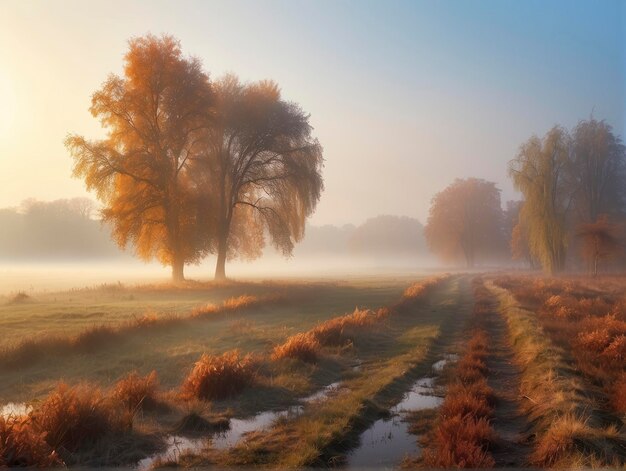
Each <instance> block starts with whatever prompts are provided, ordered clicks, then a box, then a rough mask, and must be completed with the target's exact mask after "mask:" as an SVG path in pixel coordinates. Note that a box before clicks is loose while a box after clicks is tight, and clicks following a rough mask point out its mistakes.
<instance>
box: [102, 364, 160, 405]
mask: <svg viewBox="0 0 626 471" xmlns="http://www.w3.org/2000/svg"><path fill="white" fill-rule="evenodd" d="M158 388H159V380H158V378H157V373H156V371H152V372H150V373H149V374H147V375H146V376H140V375H139V373H137V372H136V371H133V372H132V373H130V374H129V375H127V376H126V377H124V378H122V379H120V380H119V381H118V382H117V383H116V384H115V386H114V387H113V392H112V396H113V398H114V399H115V400H117V401H119V402H121V403H122V404H124V406H125V407H126V409H127V410H128V411H130V412H135V411H137V410H139V409H143V408H151V407H154V406H155V405H156V404H157V390H158Z"/></svg>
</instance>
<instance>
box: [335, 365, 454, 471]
mask: <svg viewBox="0 0 626 471" xmlns="http://www.w3.org/2000/svg"><path fill="white" fill-rule="evenodd" d="M457 359H458V355H455V354H446V355H444V358H443V359H441V360H439V361H438V362H436V363H435V364H433V366H432V369H433V371H434V372H440V371H441V370H442V369H443V367H444V366H445V365H446V364H447V363H449V362H453V361H456V360H457ZM435 394H436V391H435V378H431V377H425V378H420V379H418V380H417V381H416V382H415V383H413V386H412V387H411V389H410V390H409V391H407V392H406V393H405V394H404V396H403V397H402V400H401V401H400V402H399V403H398V404H396V405H395V406H394V407H393V408H392V409H391V410H390V412H391V417H389V418H384V419H379V420H377V421H376V422H374V423H373V424H372V426H371V427H370V428H369V429H367V430H366V431H365V432H363V433H362V434H361V436H360V438H359V446H358V447H357V448H355V449H354V450H352V451H351V452H350V453H349V454H348V456H347V467H348V468H353V469H363V468H394V467H396V466H397V465H398V464H399V463H400V462H401V461H402V459H403V458H404V457H405V456H407V455H416V454H417V453H418V452H419V450H420V447H419V446H418V444H417V437H416V436H415V435H412V434H411V433H409V424H408V423H407V422H405V421H404V417H405V416H406V414H407V412H409V411H415V410H423V409H434V408H436V407H439V406H440V405H441V403H442V402H443V398H442V397H439V396H437V395H435Z"/></svg>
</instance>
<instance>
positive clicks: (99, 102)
mask: <svg viewBox="0 0 626 471" xmlns="http://www.w3.org/2000/svg"><path fill="white" fill-rule="evenodd" d="M90 111H91V113H92V115H93V116H94V117H96V118H98V119H99V120H100V121H101V123H102V126H103V127H104V128H105V129H106V130H107V138H106V139H102V140H95V141H93V140H87V139H85V138H84V137H82V136H78V135H70V136H68V137H67V139H66V142H65V144H66V146H67V148H68V149H69V151H70V153H71V154H72V156H73V158H74V175H75V176H76V177H80V178H83V179H84V180H85V183H86V185H87V188H88V189H91V190H94V191H95V192H96V194H97V196H98V198H99V199H100V201H101V202H102V204H103V206H104V208H103V209H102V218H103V219H104V221H106V222H107V223H109V224H110V225H111V227H112V231H113V238H114V240H115V241H116V242H117V244H118V245H119V246H121V247H127V246H132V247H133V248H134V250H135V253H136V254H137V255H138V256H139V257H141V258H142V259H145V260H150V259H152V258H156V259H158V260H159V261H160V262H162V263H163V264H166V265H169V266H171V267H172V277H173V279H174V281H180V280H183V279H184V266H185V264H188V263H198V262H199V261H200V260H202V259H203V258H204V257H205V256H206V255H207V254H209V253H214V254H216V255H217V265H216V269H215V277H216V279H221V278H224V277H225V276H226V271H225V264H226V259H227V258H234V257H238V256H239V257H243V258H247V259H254V258H257V257H259V256H260V255H261V254H262V249H263V247H264V245H265V242H266V238H269V240H270V242H271V243H272V245H273V246H274V247H275V248H276V249H277V250H279V251H281V252H282V253H283V254H285V255H289V254H291V253H292V251H293V247H294V244H295V243H296V242H297V241H299V240H300V239H302V237H303V235H304V228H305V221H306V219H307V217H308V216H310V215H311V214H312V213H313V211H314V210H315V207H316V205H317V202H318V200H319V198H320V195H321V192H322V190H323V180H322V175H321V170H322V166H323V158H322V147H321V146H320V144H319V142H318V141H317V140H316V139H315V138H314V137H313V136H312V127H311V125H310V124H309V116H308V115H307V114H306V113H305V112H304V111H303V110H302V109H301V108H300V106H299V105H297V104H295V103H292V102H289V101H286V100H284V99H283V98H282V96H281V93H280V89H279V87H278V85H277V84H276V83H274V82H270V81H261V82H256V83H248V84H246V83H241V82H240V81H239V80H238V79H237V78H236V77H235V76H233V75H228V76H226V77H224V78H222V79H220V80H217V81H211V80H210V79H209V75H208V74H207V73H206V72H205V71H204V70H203V68H202V65H201V64H200V61H199V60H197V59H194V58H186V57H184V56H183V54H182V52H181V49H180V44H179V43H178V41H177V40H175V39H174V38H172V37H170V36H162V37H155V36H152V35H148V36H145V37H139V38H134V39H131V40H130V41H129V50H128V52H127V54H126V56H125V58H124V73H123V76H117V75H110V76H109V78H108V79H107V80H106V82H104V84H103V85H102V87H101V88H100V90H98V91H96V92H95V93H94V94H93V96H92V100H91V108H90Z"/></svg>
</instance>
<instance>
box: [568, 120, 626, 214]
mask: <svg viewBox="0 0 626 471" xmlns="http://www.w3.org/2000/svg"><path fill="white" fill-rule="evenodd" d="M571 157H572V158H571V162H570V165H569V167H568V174H569V179H570V183H569V184H570V185H571V186H572V188H574V189H575V192H574V200H573V205H574V209H575V210H576V219H577V220H578V222H580V223H582V224H593V223H595V222H596V221H597V220H598V218H599V217H600V215H601V214H616V213H620V212H621V211H623V209H624V205H625V204H626V201H625V200H624V197H626V191H625V190H626V151H625V148H624V146H623V145H622V142H621V140H620V138H619V137H618V136H616V135H615V134H614V133H613V129H612V128H611V126H610V125H609V124H607V123H606V122H605V121H598V120H596V119H594V118H590V119H589V120H586V121H581V122H579V123H578V125H577V126H576V127H575V128H574V130H573V131H572V155H571Z"/></svg>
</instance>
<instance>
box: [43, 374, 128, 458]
mask: <svg viewBox="0 0 626 471" xmlns="http://www.w3.org/2000/svg"><path fill="white" fill-rule="evenodd" d="M31 418H32V422H33V424H34V426H35V428H36V429H37V430H39V431H41V433H44V434H45V440H46V442H47V443H48V444H49V445H50V446H51V447H52V448H53V449H54V450H56V451H57V452H62V451H68V452H70V453H73V452H77V451H80V450H83V449H85V448H87V447H90V446H93V445H94V444H95V443H96V442H97V441H98V440H100V439H102V438H104V437H105V436H107V435H108V434H112V433H116V432H120V431H122V430H123V429H124V425H123V421H122V420H121V415H120V411H119V410H117V409H116V408H115V407H113V405H112V404H111V403H110V402H109V401H108V400H107V398H106V397H105V395H104V394H103V393H102V391H101V390H100V389H98V388H97V387H95V386H93V385H90V384H87V383H84V384H79V385H75V386H69V385H67V384H65V383H60V384H59V385H58V386H57V387H56V389H55V390H53V391H52V392H51V393H50V394H49V395H48V397H47V398H46V399H45V400H44V401H43V402H42V403H41V404H40V405H39V406H38V407H37V408H36V409H35V410H34V411H33V412H32V413H31Z"/></svg>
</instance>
